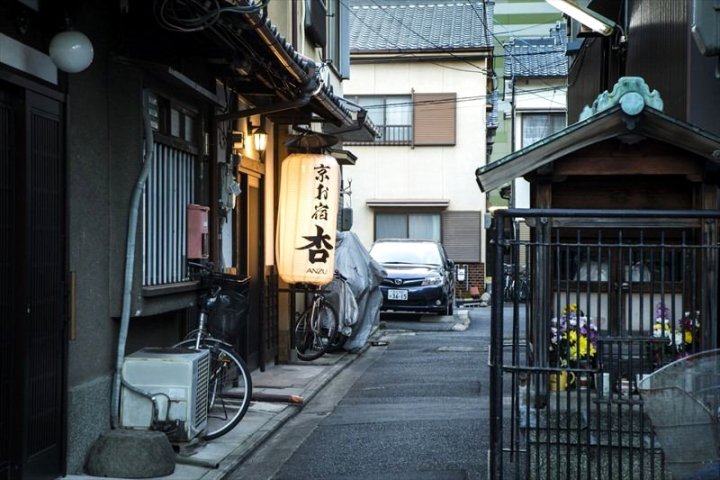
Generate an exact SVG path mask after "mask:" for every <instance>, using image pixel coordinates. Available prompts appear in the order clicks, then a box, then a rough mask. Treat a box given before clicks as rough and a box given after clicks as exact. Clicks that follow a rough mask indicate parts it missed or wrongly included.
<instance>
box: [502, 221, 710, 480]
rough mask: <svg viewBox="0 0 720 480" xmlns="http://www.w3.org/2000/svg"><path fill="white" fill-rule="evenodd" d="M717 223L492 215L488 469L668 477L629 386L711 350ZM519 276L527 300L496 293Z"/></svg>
mask: <svg viewBox="0 0 720 480" xmlns="http://www.w3.org/2000/svg"><path fill="white" fill-rule="evenodd" d="M719 220H720V213H718V212H710V211H685V210H683V211H680V210H677V211H634V210H633V211H629V210H507V211H504V212H496V214H495V218H494V225H493V232H492V233H493V235H494V244H495V247H496V255H495V262H494V272H499V274H495V275H493V287H492V292H493V298H492V324H491V335H492V341H491V351H490V375H491V379H490V452H489V453H490V462H489V470H490V473H489V476H490V478H492V479H504V478H513V479H523V480H524V479H526V478H527V479H547V480H558V479H573V480H577V479H588V480H590V479H592V480H601V479H608V478H622V479H669V478H670V472H669V470H668V468H667V466H666V460H665V455H666V454H665V452H664V450H663V447H664V445H663V444H662V443H661V442H660V441H659V440H658V437H657V436H656V434H655V430H654V428H653V424H652V422H651V420H650V418H649V416H648V415H647V412H646V410H645V404H644V398H643V396H642V395H641V392H639V391H638V388H637V384H638V382H639V381H640V380H642V379H643V378H644V376H646V375H648V374H650V373H652V372H653V371H656V370H658V369H659V368H661V367H662V366H663V365H666V364H669V363H670V362H672V361H674V360H676V359H678V358H682V357H684V356H687V355H690V354H693V353H696V352H700V351H704V350H707V349H711V348H716V346H717V333H718V332H717V316H718V314H717V300H718V272H719V269H718V223H719ZM518 227H521V228H518ZM523 230H524V231H525V233H523V234H522V235H517V238H515V237H513V236H510V234H509V233H508V232H521V231H523ZM504 264H509V265H510V268H504ZM503 272H504V273H505V274H503ZM508 272H509V273H508ZM521 275H522V276H524V277H523V278H526V279H527V282H528V285H529V288H528V295H527V298H526V299H520V298H519V296H517V295H514V296H509V297H507V296H505V294H504V292H505V291H506V287H507V283H508V282H512V281H515V282H517V281H519V280H520V277H521Z"/></svg>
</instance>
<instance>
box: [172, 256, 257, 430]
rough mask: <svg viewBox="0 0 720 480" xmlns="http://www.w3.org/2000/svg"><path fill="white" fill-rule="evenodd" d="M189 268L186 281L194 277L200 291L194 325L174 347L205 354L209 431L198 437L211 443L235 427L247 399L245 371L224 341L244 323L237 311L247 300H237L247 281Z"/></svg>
mask: <svg viewBox="0 0 720 480" xmlns="http://www.w3.org/2000/svg"><path fill="white" fill-rule="evenodd" d="M188 266H189V267H190V269H191V278H198V279H199V280H200V285H201V286H202V293H200V294H199V295H198V325H197V328H195V329H194V330H192V331H190V332H189V333H188V334H187V335H186V337H185V340H183V341H182V342H180V343H178V344H176V345H175V347H181V348H189V349H195V350H200V349H206V350H209V355H210V368H209V371H208V372H207V374H208V398H207V416H208V426H207V430H206V431H205V434H204V436H203V438H204V439H205V440H212V439H215V438H218V437H220V436H222V435H224V434H226V433H228V432H229V431H230V430H232V429H233V428H234V427H235V426H236V425H237V424H238V423H239V422H240V420H241V419H242V417H243V416H244V415H245V413H246V412H247V409H248V406H249V405H250V400H251V398H252V378H251V376H250V371H249V370H248V368H247V365H246V364H245V361H244V360H243V359H242V358H241V357H240V355H238V354H237V353H236V352H235V350H234V349H233V347H232V344H231V343H229V341H228V340H230V339H229V338H228V336H233V335H235V336H236V335H237V334H238V332H237V329H238V326H239V325H238V324H241V323H242V322H243V321H244V318H243V316H244V314H245V312H243V311H242V310H243V309H246V308H247V303H246V302H247V299H246V298H241V297H242V293H241V292H246V291H247V283H248V280H249V279H242V280H241V279H238V278H237V277H234V276H232V275H227V274H224V273H222V272H216V271H214V268H213V264H212V263H211V262H207V263H195V262H188ZM239 296H240V297H239ZM233 302H234V304H233ZM238 302H240V304H239V305H238ZM243 302H244V303H243ZM233 330H235V331H233ZM223 337H224V338H223Z"/></svg>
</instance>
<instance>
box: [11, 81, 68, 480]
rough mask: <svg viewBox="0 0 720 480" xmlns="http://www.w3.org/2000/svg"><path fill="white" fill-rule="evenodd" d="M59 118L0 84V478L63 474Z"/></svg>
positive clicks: (40, 101)
mask: <svg viewBox="0 0 720 480" xmlns="http://www.w3.org/2000/svg"><path fill="white" fill-rule="evenodd" d="M62 112H63V108H62V104H61V103H60V102H59V101H57V100H54V99H51V98H48V97H45V96H42V95H39V94H36V93H33V92H32V91H29V90H25V89H22V88H15V87H13V86H11V85H6V84H0V308H2V311H3V316H4V321H3V322H0V432H2V434H1V435H0V479H22V478H41V479H42V478H57V477H58V475H61V474H62V473H63V464H64V455H65V452H64V438H65V433H64V430H65V423H64V414H63V412H64V395H65V388H66V381H65V372H66V362H65V359H66V349H67V342H66V335H65V333H66V319H67V317H66V308H65V290H66V289H65V285H66V283H65V272H66V267H65V218H64V212H65V209H64V206H65V194H64V184H65V178H64V172H65V161H64V153H63V152H64V147H63V142H62V138H63V115H62Z"/></svg>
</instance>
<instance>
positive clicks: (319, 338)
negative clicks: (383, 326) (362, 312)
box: [294, 271, 352, 361]
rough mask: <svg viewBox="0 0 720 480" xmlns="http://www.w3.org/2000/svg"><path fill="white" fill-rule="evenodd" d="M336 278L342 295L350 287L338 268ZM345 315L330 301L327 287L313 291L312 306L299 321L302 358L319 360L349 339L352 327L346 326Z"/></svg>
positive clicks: (298, 349) (298, 343) (297, 333)
mask: <svg viewBox="0 0 720 480" xmlns="http://www.w3.org/2000/svg"><path fill="white" fill-rule="evenodd" d="M334 278H335V280H336V281H339V282H340V283H339V285H340V291H339V292H338V295H339V297H340V298H342V297H344V296H345V294H346V293H347V291H346V289H348V288H349V287H348V285H347V279H346V278H345V277H344V276H343V275H342V274H340V273H339V272H337V271H336V272H335V277H334ZM339 304H342V302H339ZM341 314H342V315H344V312H338V311H337V309H336V308H335V306H334V305H333V304H332V303H331V302H330V301H329V300H328V297H327V292H326V290H325V287H318V288H317V290H316V291H315V292H313V296H312V300H311V301H310V306H308V308H307V309H306V310H305V311H304V312H302V313H301V314H300V315H299V316H298V317H297V319H296V320H295V338H294V340H295V352H296V353H297V356H298V358H299V359H300V360H306V361H310V360H315V359H317V358H320V357H322V356H323V355H324V354H326V353H327V352H331V351H333V350H336V349H338V348H339V347H340V346H341V345H342V344H343V343H344V342H345V340H346V339H347V338H348V336H349V335H350V334H351V333H352V328H350V327H347V326H345V325H344V322H342V321H341V318H342V317H341Z"/></svg>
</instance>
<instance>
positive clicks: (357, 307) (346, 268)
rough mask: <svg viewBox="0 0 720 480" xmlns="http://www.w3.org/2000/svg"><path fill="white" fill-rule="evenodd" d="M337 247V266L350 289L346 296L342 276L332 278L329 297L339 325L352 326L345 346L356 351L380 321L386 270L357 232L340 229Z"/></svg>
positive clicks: (328, 289)
mask: <svg viewBox="0 0 720 480" xmlns="http://www.w3.org/2000/svg"><path fill="white" fill-rule="evenodd" d="M335 248H336V250H335V269H336V270H337V271H338V272H339V273H340V274H341V275H342V276H344V277H345V278H346V279H347V286H348V290H349V292H346V293H348V294H347V295H345V298H344V299H343V295H342V284H341V280H338V279H333V281H332V282H331V283H330V284H329V285H328V286H327V287H326V290H327V291H328V295H327V298H328V300H329V302H330V303H331V304H332V305H334V306H335V308H336V309H337V311H338V314H339V315H340V328H341V329H342V328H343V327H344V326H348V327H351V328H352V333H351V334H350V336H349V337H348V339H347V340H346V341H345V344H344V345H343V348H344V349H345V350H347V351H357V350H359V349H360V348H362V347H363V346H364V345H365V342H367V339H368V337H369V336H370V332H371V331H372V328H373V325H375V324H377V323H378V321H379V318H380V305H381V304H382V293H381V292H380V282H382V279H383V278H385V276H386V275H387V273H386V272H385V270H384V269H383V268H382V266H380V264H379V263H378V262H376V261H375V260H373V259H372V257H371V256H370V254H369V253H368V252H367V250H366V249H365V247H364V246H363V245H362V243H361V242H360V240H359V239H358V237H357V235H356V234H355V233H354V232H338V233H337V240H336V244H335ZM349 293H352V295H349ZM343 307H344V308H343ZM343 312H345V313H344V314H343Z"/></svg>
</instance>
